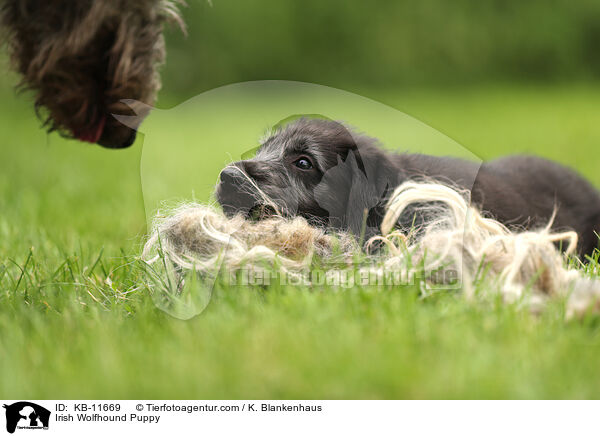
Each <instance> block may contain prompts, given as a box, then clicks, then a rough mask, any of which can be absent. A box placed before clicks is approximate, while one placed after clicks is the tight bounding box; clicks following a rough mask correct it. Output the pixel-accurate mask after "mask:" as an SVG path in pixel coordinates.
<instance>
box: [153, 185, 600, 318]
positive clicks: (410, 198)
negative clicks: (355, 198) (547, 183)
mask: <svg viewBox="0 0 600 436" xmlns="http://www.w3.org/2000/svg"><path fill="white" fill-rule="evenodd" d="M427 203H429V205H428V206H422V205H423V204H427ZM410 205H412V206H413V209H411V212H412V211H414V206H415V205H419V207H421V208H426V209H427V211H426V212H427V214H428V215H427V216H434V217H435V218H434V219H432V220H430V221H429V222H428V223H427V224H426V225H425V226H424V227H423V228H421V229H419V230H418V231H417V232H402V231H400V230H399V229H396V228H395V226H396V223H397V222H398V218H399V217H400V216H401V215H402V213H403V212H404V211H406V210H407V208H408V207H409V206H410ZM550 226H551V222H550V223H548V225H547V226H546V227H544V228H541V229H538V230H535V231H522V232H511V231H510V230H508V229H507V228H506V227H505V226H504V225H502V224H501V223H499V222H498V221H496V220H493V219H491V218H486V217H484V216H483V215H482V214H481V212H480V211H479V210H477V209H476V208H475V207H473V206H471V205H469V203H468V195H466V194H465V193H464V192H459V191H456V190H454V189H452V188H450V187H448V186H445V185H441V184H437V183H418V182H405V183H404V184H402V185H401V186H399V187H398V188H397V189H396V190H395V192H394V193H393V195H392V197H391V198H390V200H389V202H388V205H387V212H386V215H385V217H384V220H383V223H382V226H381V227H382V235H379V236H375V237H373V238H371V239H370V240H369V241H367V243H366V244H365V249H366V250H365V251H366V252H367V253H368V252H370V251H372V248H373V247H374V246H375V245H377V246H378V247H379V250H377V251H376V253H374V254H365V253H364V252H363V251H362V250H361V247H360V245H359V243H358V242H357V241H356V239H355V237H354V236H353V235H351V234H347V233H340V232H336V233H327V232H325V231H324V230H323V229H320V228H315V227H312V226H310V225H309V224H308V223H307V222H306V220H304V219H303V218H299V217H295V218H285V217H281V216H274V217H270V218H267V219H264V220H261V221H257V222H252V221H248V220H245V219H244V218H242V217H241V216H236V217H233V218H227V217H225V216H224V215H223V213H222V212H221V211H220V210H218V209H216V208H213V207H210V206H205V205H199V204H191V205H183V206H180V207H179V208H178V209H176V210H174V211H173V212H172V213H171V214H169V215H168V216H161V217H158V218H156V220H155V222H154V225H153V231H152V234H151V236H150V238H149V239H148V241H147V243H146V245H145V247H144V250H143V254H142V258H143V259H144V261H145V262H146V263H147V264H148V265H150V266H152V265H154V264H156V263H157V262H159V261H161V262H164V261H165V260H168V262H169V263H170V264H171V265H172V266H173V268H175V269H176V270H177V271H179V272H186V271H187V272H190V271H195V272H196V273H199V274H200V275H201V276H203V275H210V274H213V275H214V273H215V271H218V269H219V268H222V270H224V271H227V272H229V273H230V274H231V273H235V272H238V271H240V270H241V269H242V268H251V269H261V268H263V269H264V268H268V269H271V270H274V271H277V272H280V273H285V274H288V275H292V276H302V275H303V274H306V273H307V272H310V269H311V268H312V266H313V265H314V264H315V260H319V261H321V264H320V266H321V267H322V268H324V269H326V270H327V271H326V272H327V273H332V272H336V271H337V272H339V271H341V270H343V269H348V268H349V267H351V266H352V265H353V264H355V263H356V262H357V259H360V261H358V264H357V265H356V266H355V268H357V270H358V271H359V272H361V273H362V272H365V273H368V274H370V275H371V276H374V277H382V276H384V275H385V274H386V272H397V273H401V274H402V277H403V278H404V279H405V280H410V279H411V278H414V277H416V276H417V275H418V276H419V277H426V281H425V287H426V288H427V287H434V286H438V287H439V286H442V287H443V286H445V285H448V286H449V285H452V284H453V283H452V282H453V281H454V282H455V283H454V284H456V283H458V285H459V286H460V289H462V291H463V294H464V295H465V296H466V297H467V298H474V296H475V295H476V294H477V293H476V292H475V288H476V284H477V283H478V282H481V281H484V283H485V284H486V286H487V287H486V289H495V290H497V291H499V292H500V294H501V295H502V297H503V299H504V300H505V301H508V302H514V301H526V302H527V303H528V305H529V307H530V308H531V309H532V310H533V311H538V310H540V309H541V308H542V307H543V303H544V302H545V301H546V300H547V299H548V298H550V297H562V298H566V299H567V317H568V318H570V317H574V316H575V317H581V316H583V315H585V314H586V313H589V312H600V281H597V280H593V279H590V278H588V277H585V276H584V274H583V272H582V271H579V270H577V269H573V268H569V267H568V266H567V265H566V262H565V256H568V255H569V254H572V253H573V252H574V250H575V247H576V245H577V234H576V233H575V232H563V233H552V232H551V231H550ZM557 242H562V243H563V245H564V246H566V247H567V248H566V250H565V251H564V254H563V253H561V252H560V251H559V250H558V249H557V248H556V246H555V243H557ZM446 272H453V274H446ZM309 284H310V283H309ZM477 295H479V294H477Z"/></svg>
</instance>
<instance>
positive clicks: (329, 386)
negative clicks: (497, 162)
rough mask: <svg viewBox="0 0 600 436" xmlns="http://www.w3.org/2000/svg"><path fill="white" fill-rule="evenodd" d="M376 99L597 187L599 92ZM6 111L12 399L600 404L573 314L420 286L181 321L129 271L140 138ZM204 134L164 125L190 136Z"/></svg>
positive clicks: (224, 302)
mask: <svg viewBox="0 0 600 436" xmlns="http://www.w3.org/2000/svg"><path fill="white" fill-rule="evenodd" d="M364 94H365V95H369V96H372V97H378V98H380V99H381V100H382V101H384V102H386V103H388V104H391V105H393V106H395V107H397V108H399V109H401V110H403V111H405V112H406V113H408V114H410V115H413V116H416V117H417V118H419V119H421V120H423V121H425V122H426V123H428V124H429V125H431V126H433V127H435V128H436V129H438V130H439V131H441V132H443V133H444V134H446V135H448V136H450V137H451V138H453V139H454V140H456V141H457V142H459V143H460V144H462V145H464V146H466V147H467V148H468V149H469V150H471V151H472V152H473V153H474V154H475V155H478V156H481V157H483V158H491V157H494V156H497V155H502V154H506V153H514V152H531V153H537V154H540V155H543V156H547V157H551V158H554V159H557V160H559V161H561V162H564V163H566V164H569V165H572V166H574V167H576V168H578V169H579V170H580V171H581V172H582V173H583V174H585V175H586V176H587V177H589V178H590V179H591V180H592V181H593V182H594V183H595V184H596V185H598V186H600V172H598V171H597V169H598V168H599V167H600V157H598V151H597V150H598V145H599V144H600V124H598V123H597V120H598V119H600V106H598V104H597V102H598V101H600V86H599V85H560V86H555V87H551V86H548V87H528V86H524V85H502V86H500V85H498V86H481V87H472V88H468V89H423V90H411V91H401V90H396V91H395V90H391V91H390V90H386V91H385V92H383V91H378V90H371V91H368V92H365V93H364ZM0 98H1V100H0V111H1V113H0V120H1V124H0V332H1V334H0V397H7V398H57V397H59V398H135V397H146V398H159V397H164V398H167V397H168V398H273V397H275V398H598V397H600V371H598V368H599V364H600V325H599V324H598V322H597V320H595V319H586V320H584V321H578V322H568V323H567V322H565V321H564V307H563V305H562V303H561V302H554V303H553V304H551V305H550V307H549V308H548V310H547V311H546V312H544V314H543V315H542V316H541V317H534V316H531V315H530V314H529V313H528V312H527V311H526V310H521V309H518V308H517V307H513V306H505V305H502V304H499V303H498V302H495V301H491V302H490V301H488V300H486V301H485V302H473V303H468V302H466V301H464V300H463V299H461V298H460V297H459V296H457V295H454V294H446V295H440V296H436V297H430V298H427V299H421V298H420V297H419V295H418V293H417V292H415V290H414V289H411V288H396V289H381V290H374V289H368V288H355V289H349V290H342V291H337V290H335V289H322V290H318V291H311V290H308V289H297V288H292V287H271V288H268V289H265V290H257V289H250V288H244V287H232V288H226V287H217V288H216V289H215V291H214V295H213V298H212V300H211V302H210V304H209V306H208V307H207V309H206V310H205V311H204V312H203V313H202V314H201V315H200V316H198V317H196V318H194V319H192V320H189V321H180V320H177V319H174V318H171V317H169V316H168V315H166V314H164V313H163V312H161V311H160V310H158V309H157V308H156V307H155V306H154V304H153V303H152V299H151V298H150V296H149V295H148V292H147V289H146V288H145V286H144V285H143V282H144V280H143V277H142V275H141V273H140V270H139V269H138V268H136V267H135V256H136V255H137V254H139V251H140V243H141V241H143V235H144V232H145V230H146V223H145V215H144V195H143V194H144V192H143V191H142V185H141V182H140V171H139V162H140V159H141V156H142V153H141V141H138V143H136V145H135V146H134V147H133V148H131V149H129V150H125V151H109V150H102V149H100V148H99V147H93V146H86V145H84V144H79V143H75V142H70V141H65V140H62V139H60V138H59V137H57V136H56V135H52V136H50V137H46V136H45V135H44V134H43V132H42V131H41V130H40V129H39V123H38V121H37V120H36V119H35V118H34V117H33V115H32V111H31V108H30V104H29V103H28V101H27V99H26V98H16V97H15V96H14V95H13V93H12V91H11V89H10V86H9V85H8V84H7V83H3V84H1V86H0ZM277 121H279V120H273V122H277ZM192 124H193V123H190V121H189V120H187V119H184V120H183V121H182V122H181V124H180V125H173V124H172V120H171V121H169V123H166V122H165V123H162V124H161V122H159V121H157V122H156V123H155V129H156V130H158V131H159V132H160V133H161V135H162V136H160V137H161V138H164V140H167V139H168V138H169V137H171V136H173V141H177V140H178V139H180V138H183V137H187V138H189V137H192V139H194V138H196V137H197V136H194V135H199V133H198V132H197V131H196V130H194V129H196V127H195V126H193V125H192ZM263 127H264V126H259V129H262V128H263ZM182 140H183V139H182ZM188 140H189V139H188ZM198 140H200V139H198ZM191 141H192V142H193V140H191ZM415 147H416V145H415ZM239 148H240V150H241V149H242V148H244V147H242V146H240V147H239ZM247 148H248V147H247ZM211 150H213V149H211V148H209V147H206V146H202V147H192V146H190V147H189V148H187V149H186V153H187V154H186V155H185V157H184V160H186V161H187V162H196V161H197V162H198V165H204V166H205V167H206V166H207V165H208V164H207V163H206V162H209V163H210V166H211V167H210V171H208V170H206V171H204V170H203V171H198V176H197V177H198V179H199V180H200V181H199V185H201V187H200V188H198V190H197V191H195V192H196V193H197V194H198V198H200V199H202V200H205V199H206V198H207V193H208V192H209V189H210V184H211V183H212V182H213V180H214V174H215V172H218V170H219V165H220V164H222V163H223V156H222V153H221V152H222V150H213V151H211ZM234 157H235V156H234ZM203 168H204V167H203ZM205 172H206V174H204V173H205Z"/></svg>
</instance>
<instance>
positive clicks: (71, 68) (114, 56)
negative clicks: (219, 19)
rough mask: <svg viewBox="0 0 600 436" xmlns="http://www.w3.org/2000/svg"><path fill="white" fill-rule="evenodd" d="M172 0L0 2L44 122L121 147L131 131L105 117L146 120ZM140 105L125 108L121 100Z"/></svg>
mask: <svg viewBox="0 0 600 436" xmlns="http://www.w3.org/2000/svg"><path fill="white" fill-rule="evenodd" d="M177 3H180V1H179V0H135V1H132V0H102V1H99V0H0V27H1V28H2V29H1V30H2V31H3V33H4V37H5V38H6V40H7V43H8V48H9V51H10V54H11V59H12V66H13V68H14V69H15V70H16V71H17V72H18V73H19V74H20V75H21V76H22V83H21V85H22V86H23V87H24V88H27V89H31V90H33V92H34V93H35V107H36V111H37V112H38V114H40V111H39V110H40V109H42V108H44V115H43V117H44V124H45V126H46V127H47V128H48V130H49V131H53V130H58V131H59V132H60V133H61V134H63V135H65V136H68V137H75V138H78V139H80V140H84V141H88V142H97V143H99V144H100V145H103V146H105V147H127V146H129V145H131V144H132V143H133V141H134V139H135V135H136V132H135V130H134V129H131V128H130V127H127V126H125V125H123V124H121V123H120V122H119V121H117V120H116V119H115V118H114V117H112V116H111V114H118V115H141V118H140V119H142V118H143V116H145V115H146V114H147V112H144V111H146V109H145V108H146V106H145V105H152V104H153V103H154V100H155V96H156V92H157V90H158V89H159V87H160V77H159V75H158V73H157V67H158V66H159V65H160V64H161V63H162V62H163V60H164V56H165V48H164V41H163V36H162V29H163V23H164V22H165V21H174V22H177V23H178V24H179V25H180V26H183V23H182V21H181V19H180V17H179V14H178V11H177V7H176V6H177ZM124 99H128V100H136V101H139V102H141V103H143V104H145V105H141V106H140V107H130V106H128V105H127V104H125V103H123V102H122V101H121V100H124Z"/></svg>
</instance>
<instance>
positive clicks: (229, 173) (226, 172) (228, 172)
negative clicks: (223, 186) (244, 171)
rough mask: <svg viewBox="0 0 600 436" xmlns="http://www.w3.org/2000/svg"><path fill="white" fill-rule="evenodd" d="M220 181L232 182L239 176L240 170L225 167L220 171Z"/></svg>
mask: <svg viewBox="0 0 600 436" xmlns="http://www.w3.org/2000/svg"><path fill="white" fill-rule="evenodd" d="M220 178H221V182H223V183H233V181H234V180H236V179H239V178H240V170H239V169H237V168H234V167H227V168H224V169H223V171H221V175H220Z"/></svg>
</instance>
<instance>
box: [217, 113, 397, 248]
mask: <svg viewBox="0 0 600 436" xmlns="http://www.w3.org/2000/svg"><path fill="white" fill-rule="evenodd" d="M398 177H399V174H398V171H397V168H396V170H395V166H394V165H393V163H392V161H391V159H390V155H388V154H387V153H386V152H384V151H383V150H382V149H380V148H378V147H377V143H376V140H375V139H373V138H369V137H367V136H363V135H359V134H356V133H354V132H353V131H352V130H350V129H349V128H347V127H345V126H344V125H343V124H341V123H339V122H335V121H326V120H321V119H307V118H301V119H299V120H298V121H295V122H293V123H291V124H288V125H287V126H286V127H284V128H282V129H279V130H277V131H276V132H275V133H273V134H272V135H271V136H269V137H268V138H267V139H266V140H265V141H264V142H263V143H262V144H261V146H260V148H259V149H258V152H257V154H256V156H255V157H254V158H252V159H248V160H243V161H239V162H235V163H233V164H231V165H229V166H227V167H226V168H224V169H223V170H222V171H221V174H220V182H219V184H218V185H217V189H216V197H217V200H218V201H219V203H220V204H221V205H222V207H223V209H224V211H225V213H226V214H228V215H230V216H232V215H235V214H242V215H244V216H246V217H248V218H262V217H264V216H268V215H270V214H273V213H278V214H281V215H284V216H294V215H300V216H303V217H305V218H306V219H308V221H309V222H310V223H311V224H313V225H320V226H327V227H331V228H335V229H339V230H348V231H351V232H353V233H354V234H355V235H359V234H361V232H363V231H366V232H367V236H368V235H369V234H370V233H373V232H374V231H375V229H376V228H377V227H379V224H380V222H381V217H382V215H383V204H384V199H385V196H386V193H387V191H388V189H387V188H390V187H392V188H393V187H394V186H396V185H397V183H398V181H397V178H398ZM365 226H366V227H365Z"/></svg>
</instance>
